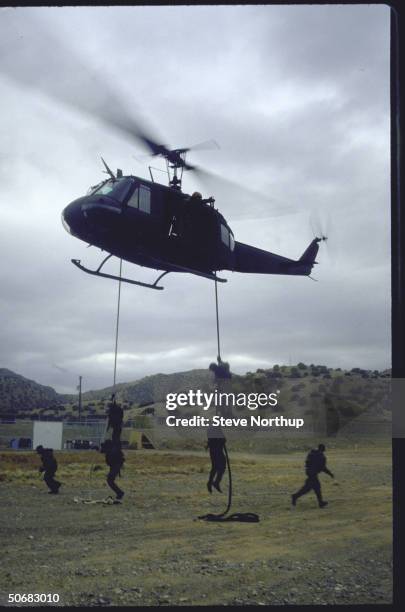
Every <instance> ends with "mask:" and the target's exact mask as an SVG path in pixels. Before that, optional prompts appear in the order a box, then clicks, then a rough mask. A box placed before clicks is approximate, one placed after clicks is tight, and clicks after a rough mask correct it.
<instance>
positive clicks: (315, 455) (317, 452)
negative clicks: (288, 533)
mask: <svg viewBox="0 0 405 612" xmlns="http://www.w3.org/2000/svg"><path fill="white" fill-rule="evenodd" d="M324 451H325V446H324V445H323V444H320V445H319V446H318V448H317V449H314V448H313V449H312V450H311V451H310V452H309V453H308V455H307V458H306V461H305V473H306V475H307V479H306V481H305V483H304V486H303V487H302V488H301V489H300V490H299V491H297V492H296V493H294V494H293V495H291V503H292V505H293V506H295V505H296V503H297V499H298V498H299V497H301V496H302V495H305V494H306V493H309V491H311V490H313V491H314V493H315V495H316V497H317V499H318V504H319V507H320V508H324V507H325V506H327V505H328V502H327V501H323V499H322V491H321V483H320V482H319V479H318V474H319V473H320V472H325V474H328V475H329V476H330V477H331V478H334V476H333V474H332V472H331V471H330V470H328V468H327V467H326V457H325V455H324Z"/></svg>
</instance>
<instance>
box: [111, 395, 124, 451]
mask: <svg viewBox="0 0 405 612" xmlns="http://www.w3.org/2000/svg"><path fill="white" fill-rule="evenodd" d="M123 418H124V411H123V409H122V408H121V406H120V405H119V404H117V402H116V399H115V393H113V394H112V396H111V402H110V404H109V406H108V423H107V431H108V430H109V429H110V427H111V428H112V434H111V439H112V441H113V442H114V443H117V444H119V443H120V442H121V432H122V421H123Z"/></svg>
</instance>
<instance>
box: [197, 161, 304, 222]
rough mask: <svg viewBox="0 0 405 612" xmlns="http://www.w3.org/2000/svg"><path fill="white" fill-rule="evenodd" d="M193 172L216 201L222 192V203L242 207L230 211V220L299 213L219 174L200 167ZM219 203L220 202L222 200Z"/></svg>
mask: <svg viewBox="0 0 405 612" xmlns="http://www.w3.org/2000/svg"><path fill="white" fill-rule="evenodd" d="M194 170H195V175H196V178H197V179H198V180H199V181H200V182H201V183H202V184H203V185H204V187H205V188H209V189H212V190H213V195H215V198H216V199H218V200H220V198H221V195H220V194H221V192H222V193H223V194H224V197H223V201H224V203H226V202H229V201H232V202H235V201H236V202H238V204H239V205H241V206H242V210H240V209H239V210H233V211H231V214H230V215H229V218H230V219H234V220H237V219H249V218H270V217H281V216H284V215H292V214H296V213H298V212H301V211H300V210H299V209H298V208H296V207H294V206H291V205H290V204H287V203H284V202H281V201H280V200H277V198H272V197H269V196H266V195H264V194H263V193H260V192H258V191H255V190H254V189H250V188H249V187H246V186H245V185H241V184H239V183H237V182H234V181H232V180H230V179H227V178H224V177H222V176H220V175H219V174H216V173H214V172H211V171H208V170H204V169H203V168H201V167H200V166H195V167H194ZM218 192H219V195H218ZM225 194H226V195H225ZM220 201H222V198H221V200H220Z"/></svg>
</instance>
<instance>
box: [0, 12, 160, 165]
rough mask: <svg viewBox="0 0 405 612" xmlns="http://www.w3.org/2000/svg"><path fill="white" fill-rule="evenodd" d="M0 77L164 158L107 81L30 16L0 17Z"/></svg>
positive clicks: (41, 22)
mask: <svg viewBox="0 0 405 612" xmlns="http://www.w3.org/2000/svg"><path fill="white" fill-rule="evenodd" d="M0 73H2V74H3V75H6V77H8V78H9V79H12V80H13V81H15V82H17V83H19V84H20V85H23V86H25V87H29V88H31V89H34V90H37V91H39V92H40V93H45V94H46V95H47V96H48V97H50V98H52V99H54V100H57V101H58V102H62V103H63V104H64V105H66V106H69V107H71V108H74V109H76V110H78V111H80V112H84V113H86V114H87V115H89V116H91V117H96V118H98V119H100V120H102V121H103V122H104V123H105V124H107V125H109V126H111V127H113V128H114V129H116V130H118V131H120V132H121V133H122V134H123V135H124V136H126V137H131V139H136V140H138V141H140V142H141V143H142V144H143V145H144V146H145V147H146V148H147V149H148V150H149V151H150V152H151V153H152V155H166V154H167V153H169V149H167V147H165V146H164V145H161V144H159V141H158V139H157V138H155V137H154V136H153V135H152V132H151V130H149V129H146V128H145V127H143V126H144V125H145V123H146V122H145V121H144V120H142V121H140V120H135V118H134V116H133V113H132V112H129V110H128V108H127V107H126V106H125V105H124V103H123V102H122V98H120V97H119V95H118V94H117V93H116V91H115V90H114V89H113V88H112V87H109V86H108V82H106V81H107V79H105V80H103V79H102V78H101V76H100V75H99V73H97V71H95V70H91V69H89V68H88V67H85V66H84V65H83V63H82V61H81V60H80V59H79V58H78V57H77V56H75V54H74V51H73V50H71V49H67V48H66V47H65V46H64V45H63V43H62V42H61V41H60V39H57V38H56V37H55V36H54V35H53V34H52V33H51V32H50V29H49V27H47V26H46V23H45V22H44V21H43V20H40V19H39V18H37V17H36V16H35V17H34V16H33V15H32V14H31V15H30V14H26V13H25V14H24V18H23V19H21V17H20V12H19V11H18V9H16V10H14V9H12V10H4V9H3V11H2V12H1V19H0ZM141 124H142V125H141Z"/></svg>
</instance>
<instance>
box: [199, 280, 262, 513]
mask: <svg viewBox="0 0 405 612" xmlns="http://www.w3.org/2000/svg"><path fill="white" fill-rule="evenodd" d="M214 274H215V312H216V322H217V347H218V357H217V359H218V365H220V364H221V362H222V360H221V345H220V337H219V309H218V286H217V285H218V283H217V273H216V272H215V273H214ZM216 388H217V389H218V381H217V382H216ZM216 414H218V407H217V406H216ZM224 451H225V457H226V465H227V467H228V505H227V507H226V510H225V511H224V512H221V514H204V515H203V516H199V517H198V518H199V519H201V520H204V521H241V522H244V523H258V522H259V517H258V515H257V514H255V513H253V512H234V513H233V514H230V515H229V516H226V515H227V514H228V512H229V510H230V509H231V505H232V471H231V464H230V461H229V455H228V451H227V448H226V444H225V445H224Z"/></svg>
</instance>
